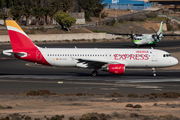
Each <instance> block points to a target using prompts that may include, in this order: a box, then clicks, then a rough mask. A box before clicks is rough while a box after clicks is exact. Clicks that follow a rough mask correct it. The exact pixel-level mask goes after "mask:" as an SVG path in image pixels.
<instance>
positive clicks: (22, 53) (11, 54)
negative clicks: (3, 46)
mask: <svg viewBox="0 0 180 120" xmlns="http://www.w3.org/2000/svg"><path fill="white" fill-rule="evenodd" d="M3 54H4V55H7V56H14V55H17V56H19V57H26V56H27V53H25V52H13V51H12V49H10V50H4V51H3Z"/></svg>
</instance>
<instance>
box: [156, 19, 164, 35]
mask: <svg viewBox="0 0 180 120" xmlns="http://www.w3.org/2000/svg"><path fill="white" fill-rule="evenodd" d="M163 24H164V21H162V22H161V25H160V28H159V31H158V32H157V34H158V35H160V34H162V31H163Z"/></svg>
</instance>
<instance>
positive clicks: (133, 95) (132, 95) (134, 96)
mask: <svg viewBox="0 0 180 120" xmlns="http://www.w3.org/2000/svg"><path fill="white" fill-rule="evenodd" d="M127 97H131V98H137V97H139V95H137V94H135V93H132V94H129V95H127Z"/></svg>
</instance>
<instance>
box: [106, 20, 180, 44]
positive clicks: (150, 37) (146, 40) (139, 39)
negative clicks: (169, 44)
mask: <svg viewBox="0 0 180 120" xmlns="http://www.w3.org/2000/svg"><path fill="white" fill-rule="evenodd" d="M163 24H164V21H162V22H161V25H160V28H159V30H158V32H157V33H156V34H134V33H133V32H131V34H128V33H127V34H126V33H108V34H114V35H129V36H130V38H131V39H132V41H133V43H134V44H135V45H136V46H137V47H139V46H140V45H148V44H149V45H154V46H157V45H158V44H159V42H160V41H161V40H162V38H163V37H165V36H180V35H179V34H163V33H162V32H163Z"/></svg>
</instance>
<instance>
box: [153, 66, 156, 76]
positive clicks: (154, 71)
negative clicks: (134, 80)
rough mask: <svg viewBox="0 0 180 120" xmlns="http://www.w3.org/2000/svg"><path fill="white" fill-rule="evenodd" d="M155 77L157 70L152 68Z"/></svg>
mask: <svg viewBox="0 0 180 120" xmlns="http://www.w3.org/2000/svg"><path fill="white" fill-rule="evenodd" d="M152 72H153V76H154V77H156V70H155V68H152Z"/></svg>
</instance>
